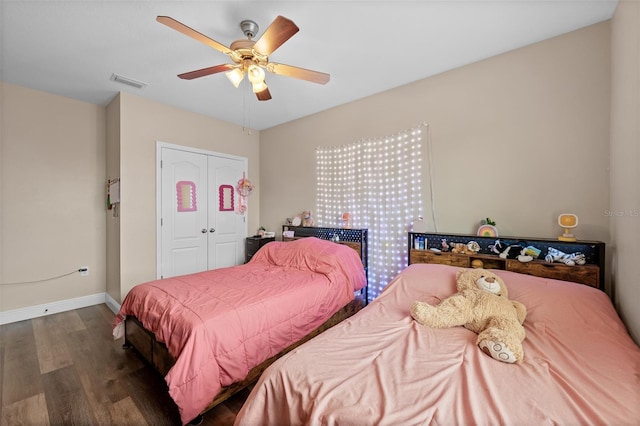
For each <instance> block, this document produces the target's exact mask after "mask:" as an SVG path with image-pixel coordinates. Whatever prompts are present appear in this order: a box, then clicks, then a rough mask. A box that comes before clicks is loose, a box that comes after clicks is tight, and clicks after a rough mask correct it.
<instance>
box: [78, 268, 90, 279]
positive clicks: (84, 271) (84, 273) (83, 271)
mask: <svg viewBox="0 0 640 426" xmlns="http://www.w3.org/2000/svg"><path fill="white" fill-rule="evenodd" d="M80 276H81V277H86V276H89V267H88V266H81V267H80Z"/></svg>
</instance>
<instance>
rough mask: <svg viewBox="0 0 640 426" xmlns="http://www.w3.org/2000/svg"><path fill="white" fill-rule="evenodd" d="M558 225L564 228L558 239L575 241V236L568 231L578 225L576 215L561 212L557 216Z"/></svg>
mask: <svg viewBox="0 0 640 426" xmlns="http://www.w3.org/2000/svg"><path fill="white" fill-rule="evenodd" d="M558 225H560V226H561V227H563V228H564V233H563V234H562V235H560V236H559V237H558V240H560V241H576V237H575V236H574V235H573V234H572V233H571V232H570V231H571V230H572V229H573V228H575V227H576V226H578V216H576V215H575V214H572V213H563V214H561V215H560V216H558Z"/></svg>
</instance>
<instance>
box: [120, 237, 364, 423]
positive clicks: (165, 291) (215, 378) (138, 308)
mask: <svg viewBox="0 0 640 426" xmlns="http://www.w3.org/2000/svg"><path fill="white" fill-rule="evenodd" d="M365 284H366V281H365V275H364V271H363V267H362V263H361V261H360V258H359V256H358V255H357V253H356V252H355V251H354V250H353V249H351V248H349V247H346V246H343V245H339V244H335V243H332V242H329V241H323V240H320V239H317V238H304V239H300V240H297V241H294V242H288V243H283V242H272V243H269V244H267V245H265V246H264V247H263V248H262V249H261V250H260V251H259V252H258V253H256V254H255V255H254V257H253V258H252V260H251V262H249V263H248V264H245V265H241V266H236V267H232V268H224V269H217V270H211V271H206V272H201V273H198V274H193V275H185V276H181V277H174V278H167V279H162V280H158V281H153V282H149V283H146V284H141V285H138V286H136V287H134V288H133V289H132V290H131V291H130V292H129V294H127V296H126V298H125V300H124V302H123V303H122V307H121V309H120V312H119V313H118V316H117V318H116V322H117V323H119V322H120V321H122V318H123V317H124V316H126V315H133V316H135V317H136V318H137V319H138V320H140V321H141V322H142V324H143V325H144V327H145V328H146V329H147V330H150V331H152V332H153V333H154V334H155V335H156V338H157V339H158V340H159V341H161V342H164V343H165V344H166V345H167V348H168V349H169V353H170V354H171V355H172V356H173V357H174V358H175V359H176V363H175V365H174V366H173V368H172V369H171V370H170V371H169V373H168V374H167V376H166V377H165V379H166V382H167V385H168V386H169V393H170V394H171V397H172V398H173V400H174V401H175V402H176V404H177V405H178V407H179V409H180V416H181V418H182V421H183V423H187V422H189V421H191V420H192V419H193V418H195V417H196V416H197V415H198V414H199V413H200V412H201V411H202V410H203V409H204V408H205V407H206V406H207V405H208V404H209V403H210V402H211V401H212V400H213V398H214V396H215V395H216V394H217V393H218V392H219V391H220V388H221V387H222V386H227V385H230V384H232V383H234V382H237V381H239V380H242V379H244V378H245V376H246V375H247V373H248V371H249V370H250V369H251V368H253V367H255V366H256V365H258V364H260V363H261V362H262V361H264V360H266V359H267V358H270V357H272V356H273V355H276V354H277V353H278V352H280V351H281V350H282V349H284V348H285V347H287V346H289V345H291V344H293V343H294V342H296V341H298V340H300V339H301V338H302V337H304V336H305V335H306V334H308V333H309V332H311V331H312V330H314V329H315V328H317V327H318V326H320V325H321V324H322V323H323V322H325V321H326V320H327V319H328V318H329V317H330V316H331V315H333V314H334V313H335V312H336V311H338V310H339V309H340V308H341V307H342V306H344V305H346V304H347V303H348V302H349V301H350V300H352V299H353V298H354V291H356V290H358V289H360V288H362V287H363V286H364V285H365ZM116 325H117V324H116Z"/></svg>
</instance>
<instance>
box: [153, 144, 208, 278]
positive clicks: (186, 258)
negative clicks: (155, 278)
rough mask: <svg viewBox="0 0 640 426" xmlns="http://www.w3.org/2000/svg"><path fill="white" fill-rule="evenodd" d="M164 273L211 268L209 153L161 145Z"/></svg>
mask: <svg viewBox="0 0 640 426" xmlns="http://www.w3.org/2000/svg"><path fill="white" fill-rule="evenodd" d="M161 158H162V162H161V167H162V172H161V175H162V189H161V194H160V196H161V197H162V202H161V205H162V216H161V217H162V220H161V239H162V242H161V250H162V266H161V276H162V277H164V278H167V277H173V276H177V275H184V274H190V273H194V272H200V271H204V270H206V269H207V267H208V253H207V240H208V234H209V232H208V227H207V210H208V209H207V205H208V200H207V197H208V194H207V176H208V173H207V169H208V164H207V156H206V155H202V154H197V153H192V152H187V151H180V150H175V149H168V148H162V156H161Z"/></svg>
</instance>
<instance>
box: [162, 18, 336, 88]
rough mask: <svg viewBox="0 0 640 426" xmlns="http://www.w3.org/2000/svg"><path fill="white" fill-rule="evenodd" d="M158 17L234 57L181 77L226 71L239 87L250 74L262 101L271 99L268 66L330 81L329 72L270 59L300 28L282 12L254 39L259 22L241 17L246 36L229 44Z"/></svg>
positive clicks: (282, 72) (295, 75) (275, 70)
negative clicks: (223, 62) (266, 79)
mask: <svg viewBox="0 0 640 426" xmlns="http://www.w3.org/2000/svg"><path fill="white" fill-rule="evenodd" d="M156 20H157V21H158V22H160V23H161V24H164V25H166V26H168V27H169V28H173V29H174V30H176V31H179V32H181V33H182V34H184V35H186V36H188V37H191V38H193V39H195V40H197V41H199V42H201V43H204V44H206V45H207V46H210V47H213V48H214V49H216V50H218V51H220V52H222V53H224V54H226V55H229V57H230V58H231V60H232V61H233V64H221V65H215V66H213V67H207V68H202V69H199V70H196V71H190V72H186V73H183V74H179V75H178V77H180V78H182V79H185V80H192V79H194V78H200V77H204V76H207V75H211V74H216V73H219V72H225V74H226V76H227V78H229V80H230V81H231V83H232V84H233V85H234V86H235V87H238V86H239V85H240V83H241V82H242V79H243V78H244V75H245V74H247V78H248V79H249V82H250V83H251V86H252V89H253V92H254V93H255V94H256V97H257V98H258V100H261V101H268V100H269V99H271V93H269V88H268V87H267V84H266V83H265V72H264V70H265V69H266V70H267V71H269V72H272V73H274V74H280V75H285V76H288V77H293V78H298V79H301V80H306V81H311V82H313V83H319V84H325V83H327V82H328V81H329V74H325V73H322V72H319V71H312V70H308V69H305V68H300V67H294V66H292V65H285V64H277V63H275V62H269V55H271V54H272V53H273V52H274V51H275V50H276V49H277V48H279V47H280V46H282V44H284V42H285V41H287V40H289V39H290V38H291V37H293V35H294V34H295V33H297V32H298V31H299V30H300V29H299V28H298V27H297V26H296V24H294V23H293V21H291V20H290V19H287V18H285V17H283V16H278V17H277V18H276V19H275V20H274V21H273V22H272V23H271V25H269V27H268V28H267V30H266V31H265V32H264V34H262V36H261V37H260V38H259V39H258V40H255V41H254V40H253V37H254V36H255V35H256V34H257V33H258V24H256V23H255V22H254V21H251V20H244V21H242V22H241V23H240V28H242V32H243V33H244V35H245V36H247V39H246V40H244V39H243V40H236V41H234V42H233V43H231V46H230V47H227V46H225V45H223V44H221V43H218V42H217V41H215V40H213V39H212V38H209V37H207V36H205V35H204V34H202V33H199V32H198V31H196V30H194V29H193V28H190V27H188V26H186V25H184V24H183V23H181V22H179V21H176V20H175V19H173V18H170V17H168V16H158V17H157V18H156Z"/></svg>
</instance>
